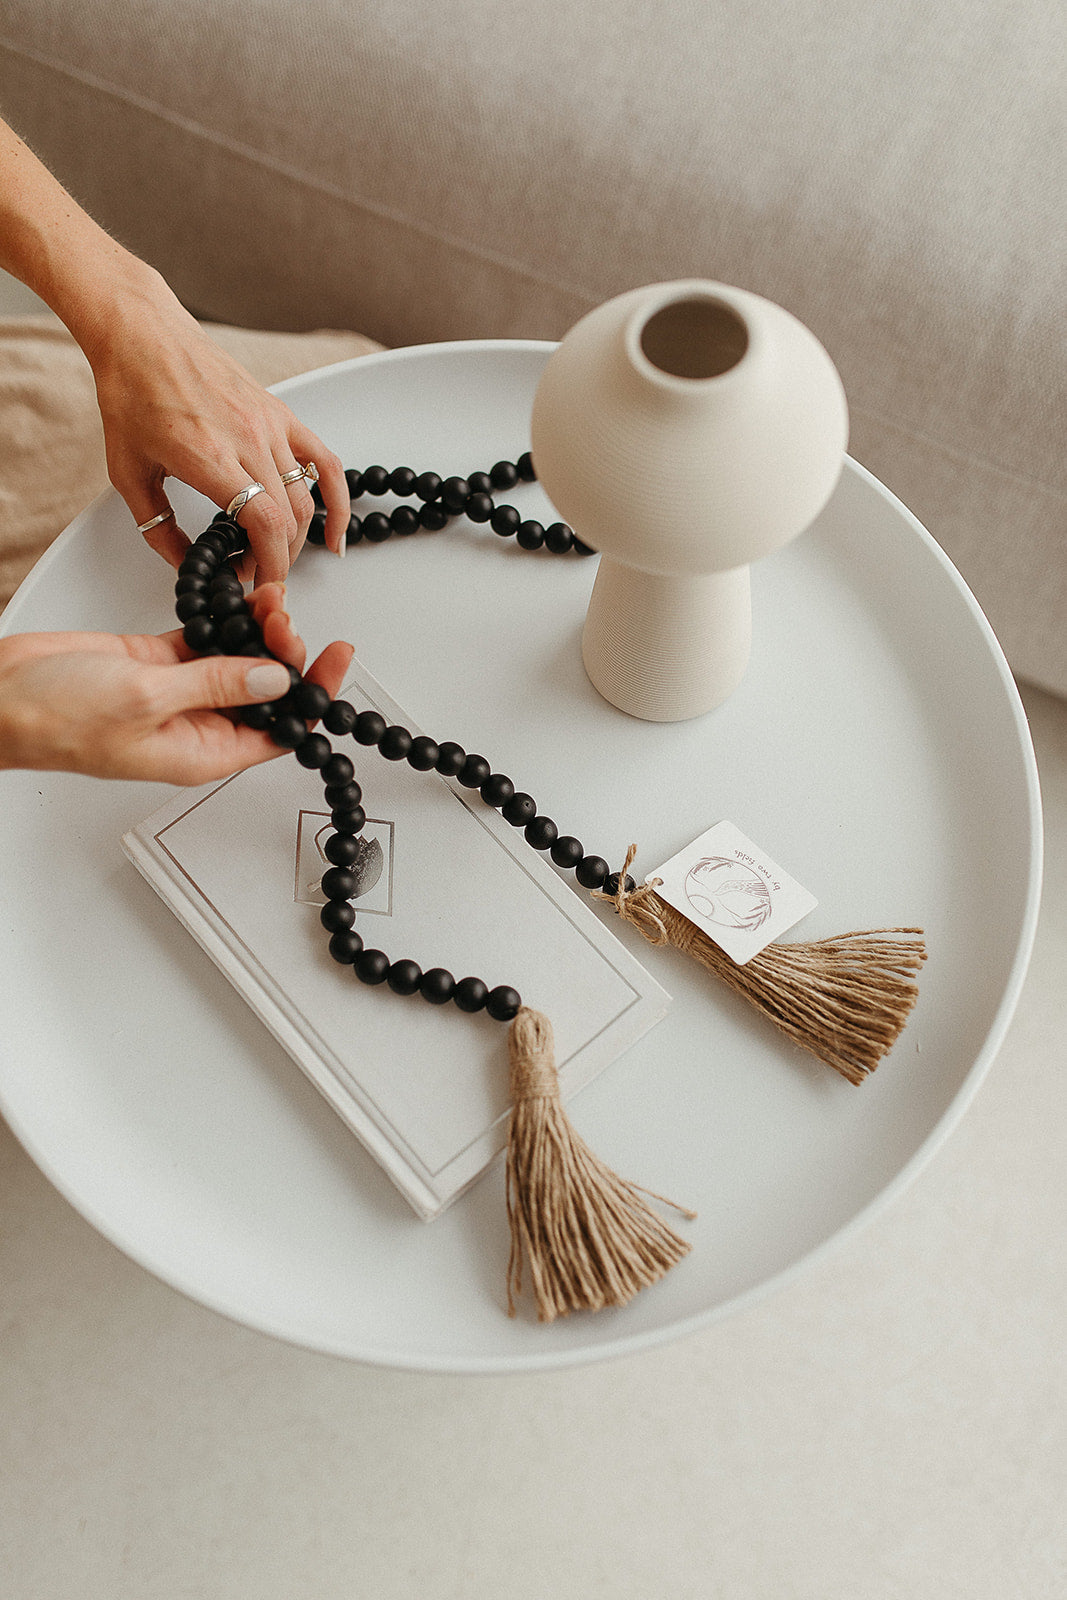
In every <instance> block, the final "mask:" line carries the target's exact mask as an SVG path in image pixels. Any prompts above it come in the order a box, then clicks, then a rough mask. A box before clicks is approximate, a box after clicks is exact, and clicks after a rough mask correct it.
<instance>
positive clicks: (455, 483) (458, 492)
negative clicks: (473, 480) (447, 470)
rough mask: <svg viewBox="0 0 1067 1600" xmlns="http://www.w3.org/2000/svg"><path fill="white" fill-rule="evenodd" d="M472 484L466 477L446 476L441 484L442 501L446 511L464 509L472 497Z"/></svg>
mask: <svg viewBox="0 0 1067 1600" xmlns="http://www.w3.org/2000/svg"><path fill="white" fill-rule="evenodd" d="M470 493H471V486H470V484H469V483H468V482H467V480H466V478H446V479H445V481H444V483H443V484H442V485H441V503H442V505H443V506H444V507H445V510H446V511H455V512H459V511H462V510H464V508H465V507H466V504H467V501H468V500H469V499H470Z"/></svg>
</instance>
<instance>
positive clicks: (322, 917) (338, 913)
mask: <svg viewBox="0 0 1067 1600" xmlns="http://www.w3.org/2000/svg"><path fill="white" fill-rule="evenodd" d="M355 920H356V908H355V906H354V905H353V904H352V903H351V901H349V900H327V902H326V904H325V905H324V906H323V908H322V910H321V911H320V912H319V921H320V922H321V923H322V925H323V927H324V928H325V929H326V932H327V933H344V931H345V929H346V928H350V927H351V926H352V924H353V922H355Z"/></svg>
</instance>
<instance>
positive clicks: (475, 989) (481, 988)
mask: <svg viewBox="0 0 1067 1600" xmlns="http://www.w3.org/2000/svg"><path fill="white" fill-rule="evenodd" d="M488 998H489V985H488V984H486V983H483V982H482V980H481V978H460V980H459V982H458V983H457V984H456V987H455V990H454V991H453V994H452V999H453V1001H454V1003H455V1004H456V1005H457V1006H458V1007H459V1009H460V1010H461V1011H480V1010H481V1009H482V1007H483V1006H484V1005H485V1002H486V1001H487V1000H488Z"/></svg>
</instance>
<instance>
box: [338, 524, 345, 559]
mask: <svg viewBox="0 0 1067 1600" xmlns="http://www.w3.org/2000/svg"><path fill="white" fill-rule="evenodd" d="M347 549H348V529H347V528H346V529H345V531H344V533H342V535H341V543H340V544H339V545H338V546H337V554H338V555H339V556H343V555H344V553H345V551H346V550H347Z"/></svg>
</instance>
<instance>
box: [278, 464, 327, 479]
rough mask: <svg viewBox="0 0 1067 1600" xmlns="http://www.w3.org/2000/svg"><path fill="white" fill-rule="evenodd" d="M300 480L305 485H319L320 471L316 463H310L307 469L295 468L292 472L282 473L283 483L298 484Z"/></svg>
mask: <svg viewBox="0 0 1067 1600" xmlns="http://www.w3.org/2000/svg"><path fill="white" fill-rule="evenodd" d="M300 478H303V480H304V482H305V483H318V481H319V469H318V467H317V466H316V465H315V463H314V461H309V462H308V464H307V466H306V467H294V468H293V470H292V472H283V473H282V482H283V483H296V482H297V481H298V480H299V479H300Z"/></svg>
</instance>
